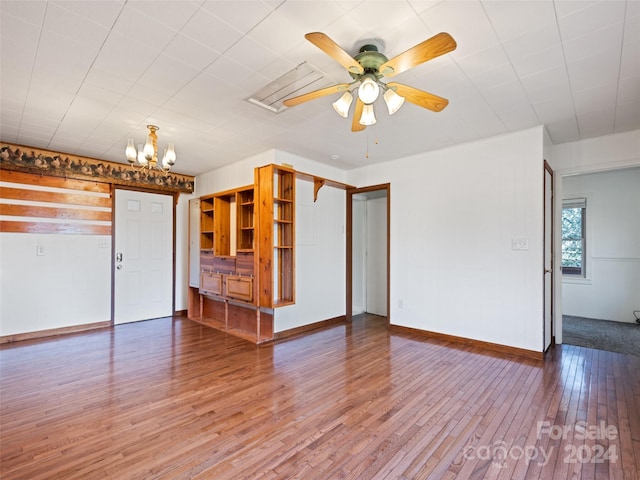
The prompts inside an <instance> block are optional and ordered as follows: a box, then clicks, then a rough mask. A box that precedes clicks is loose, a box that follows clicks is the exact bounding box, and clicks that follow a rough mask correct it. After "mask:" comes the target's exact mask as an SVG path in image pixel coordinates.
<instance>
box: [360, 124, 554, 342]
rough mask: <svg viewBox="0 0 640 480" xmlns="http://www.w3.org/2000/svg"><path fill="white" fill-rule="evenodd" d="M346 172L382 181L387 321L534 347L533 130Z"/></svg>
mask: <svg viewBox="0 0 640 480" xmlns="http://www.w3.org/2000/svg"><path fill="white" fill-rule="evenodd" d="M347 178H348V183H351V184H355V185H356V186H367V185H374V184H379V183H386V182H390V183H391V192H390V195H391V245H390V248H391V253H390V255H391V259H390V260H391V272H390V277H391V286H390V289H391V293H390V294H391V298H390V309H391V311H390V322H391V323H392V324H395V325H401V326H406V327H411V328H416V329H421V330H427V331H434V332H440V333H444V334H448V335H454V336H459V337H465V338H472V339H476V340H480V341H486V342H492V343H498V344H502V345H509V346H513V347H516V348H523V349H528V350H533V351H541V350H542V324H543V323H542V313H543V312H542V301H543V292H542V265H543V263H542V214H543V212H542V205H543V203H542V194H543V188H542V179H543V128H542V127H536V128H533V129H529V130H525V131H521V132H516V133H513V134H509V135H503V136H499V137H494V138H491V139H488V140H484V141H480V142H474V143H469V144H464V145H460V146H456V147H452V148H449V149H446V150H441V151H437V152H431V153H425V154H421V155H416V156H413V157H409V158H405V159H402V160H398V161H394V162H388V163H384V164H376V165H372V166H369V167H364V168H360V169H357V170H351V171H349V172H348V177H347ZM518 239H526V240H527V242H528V249H527V250H512V241H513V240H518Z"/></svg>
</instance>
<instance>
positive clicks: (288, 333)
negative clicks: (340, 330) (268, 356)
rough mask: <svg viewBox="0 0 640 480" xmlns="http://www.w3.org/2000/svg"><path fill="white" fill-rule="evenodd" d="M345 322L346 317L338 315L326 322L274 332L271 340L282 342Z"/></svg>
mask: <svg viewBox="0 0 640 480" xmlns="http://www.w3.org/2000/svg"><path fill="white" fill-rule="evenodd" d="M346 321H347V317H346V316H344V315H340V316H339V317H334V318H329V319H327V320H322V321H320V322H315V323H310V324H309V325H302V326H301V327H296V328H290V329H289V330H282V331H281V332H276V333H274V334H273V340H282V339H285V338H291V337H293V336H295V335H300V334H302V333H306V332H309V331H311V330H318V329H319V328H324V327H329V326H332V325H337V324H339V323H345V322H346Z"/></svg>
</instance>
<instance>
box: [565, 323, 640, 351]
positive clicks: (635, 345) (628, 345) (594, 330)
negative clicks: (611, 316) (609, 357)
mask: <svg viewBox="0 0 640 480" xmlns="http://www.w3.org/2000/svg"><path fill="white" fill-rule="evenodd" d="M562 343H567V344H569V345H577V346H579V347H588V348H595V349H598V350H608V351H610V352H618V353H626V354H628V355H637V356H639V357H640V325H638V324H637V323H623V322H611V321H608V320H595V319H592V318H582V317H574V316H571V315H563V316H562Z"/></svg>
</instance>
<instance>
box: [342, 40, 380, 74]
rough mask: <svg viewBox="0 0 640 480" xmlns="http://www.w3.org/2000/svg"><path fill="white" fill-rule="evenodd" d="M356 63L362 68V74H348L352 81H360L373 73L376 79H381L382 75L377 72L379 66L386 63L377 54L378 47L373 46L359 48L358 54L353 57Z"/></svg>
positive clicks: (378, 53)
mask: <svg viewBox="0 0 640 480" xmlns="http://www.w3.org/2000/svg"><path fill="white" fill-rule="evenodd" d="M354 58H355V59H356V61H357V62H358V63H359V64H360V65H362V68H364V73H363V74H357V73H352V72H349V73H350V75H351V77H353V79H354V80H358V79H360V78H361V77H362V76H363V75H366V74H367V73H373V74H374V75H375V76H376V78H377V79H380V78H382V74H381V73H380V71H379V68H380V65H382V64H383V63H385V62H387V61H388V58H387V57H385V56H384V55H383V54H382V53H380V52H378V47H376V46H375V45H370V44H368V45H363V46H362V47H360V52H359V53H358V55H356V56H355V57H354Z"/></svg>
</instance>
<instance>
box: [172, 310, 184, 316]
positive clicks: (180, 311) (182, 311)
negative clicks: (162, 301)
mask: <svg viewBox="0 0 640 480" xmlns="http://www.w3.org/2000/svg"><path fill="white" fill-rule="evenodd" d="M173 316H174V317H186V316H187V311H186V310H176V313H174V314H173Z"/></svg>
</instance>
